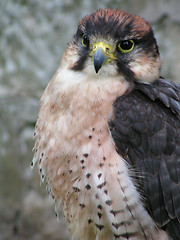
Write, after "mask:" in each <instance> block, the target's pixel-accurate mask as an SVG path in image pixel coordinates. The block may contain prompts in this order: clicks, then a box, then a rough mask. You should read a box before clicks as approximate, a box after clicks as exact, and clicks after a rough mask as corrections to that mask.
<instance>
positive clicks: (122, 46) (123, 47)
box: [118, 40, 134, 53]
mask: <svg viewBox="0 0 180 240" xmlns="http://www.w3.org/2000/svg"><path fill="white" fill-rule="evenodd" d="M133 48H134V41H133V40H125V41H121V42H120V43H118V49H119V50H120V51H121V52H122V53H128V52H130V51H132V50H133Z"/></svg>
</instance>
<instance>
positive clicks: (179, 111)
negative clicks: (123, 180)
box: [109, 78, 180, 240]
mask: <svg viewBox="0 0 180 240" xmlns="http://www.w3.org/2000/svg"><path fill="white" fill-rule="evenodd" d="M109 126H110V130H111V134H112V137H113V139H114V141H115V144H116V148H117V152H118V153H119V154H121V155H122V156H123V157H124V158H125V159H126V161H127V162H128V164H129V165H130V166H131V168H132V169H135V174H136V178H135V181H139V182H138V186H139V187H138V190H139V191H140V193H141V194H142V196H143V197H145V202H146V208H147V210H148V211H149V213H150V215H151V216H152V217H153V218H154V220H155V221H156V223H157V224H158V225H159V226H160V227H162V228H163V229H164V230H167V231H168V232H169V234H170V236H171V237H172V238H173V239H174V240H178V238H179V236H180V235H178V234H179V233H180V85H178V84H176V83H173V82H170V81H168V80H165V79H163V78H159V79H158V80H156V81H155V82H154V83H152V84H144V83H137V84H136V87H135V89H134V91H132V92H131V93H129V94H127V95H124V96H122V97H119V98H118V99H117V100H116V101H115V103H114V116H113V119H111V121H110V122H109ZM172 231H173V232H172ZM177 236H178V237H177Z"/></svg>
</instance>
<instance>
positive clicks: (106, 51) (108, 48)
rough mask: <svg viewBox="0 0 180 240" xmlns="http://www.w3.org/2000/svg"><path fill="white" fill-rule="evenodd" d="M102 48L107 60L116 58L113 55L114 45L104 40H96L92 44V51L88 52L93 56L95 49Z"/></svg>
mask: <svg viewBox="0 0 180 240" xmlns="http://www.w3.org/2000/svg"><path fill="white" fill-rule="evenodd" d="M99 48H100V49H102V51H103V52H104V54H105V55H106V56H107V57H108V60H107V62H110V61H111V60H113V59H116V57H115V56H114V47H113V46H111V45H109V44H107V43H104V42H96V43H94V44H93V46H92V52H91V53H90V56H91V57H93V55H94V53H95V52H96V51H97V49H99Z"/></svg>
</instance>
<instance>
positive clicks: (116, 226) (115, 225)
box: [112, 223, 122, 230]
mask: <svg viewBox="0 0 180 240" xmlns="http://www.w3.org/2000/svg"><path fill="white" fill-rule="evenodd" d="M121 225H122V223H112V226H113V227H115V228H116V229H117V230H118V228H119V227H120V226H121Z"/></svg>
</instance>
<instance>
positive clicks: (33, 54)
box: [0, 0, 180, 240]
mask: <svg viewBox="0 0 180 240" xmlns="http://www.w3.org/2000/svg"><path fill="white" fill-rule="evenodd" d="M106 7H109V8H119V9H122V10H126V11H128V12H131V13H133V14H137V15H140V16H142V17H144V18H145V19H146V20H148V21H149V22H150V24H151V25H152V27H153V29H154V31H155V36H156V38H157V42H158V44H159V48H160V53H161V61H162V64H163V66H162V75H163V76H164V77H167V78H170V79H172V80H174V81H176V82H178V81H179V82H180V14H179V12H180V1H179V0H151V1H148V0H136V1H134V0H119V1H118V0H99V1H97V0H91V1H90V0H74V1H73V0H0V240H16V239H18V240H25V239H26V240H44V239H46V240H47V239H48V240H68V239H70V238H69V235H68V232H67V228H66V227H65V224H64V223H63V221H64V220H63V217H62V216H60V220H59V223H57V221H56V217H55V213H54V206H53V205H52V204H51V202H50V200H49V197H48V194H47V193H46V190H45V186H44V185H43V184H42V186H40V180H39V175H38V173H37V169H36V168H35V169H34V170H33V171H32V170H31V169H30V163H31V159H32V157H33V153H32V148H33V131H34V125H35V122H36V119H37V114H38V108H39V99H40V97H41V95H42V93H43V91H44V88H45V87H46V85H47V83H48V81H49V80H50V79H51V77H52V75H53V73H54V72H55V70H56V69H57V67H58V65H59V62H60V59H61V56H62V54H63V52H64V50H65V48H66V46H67V43H68V42H70V41H71V39H72V36H73V34H74V33H75V31H76V27H77V24H78V22H79V20H80V18H81V17H83V16H85V15H86V14H88V13H91V12H92V11H94V10H96V9H98V8H106Z"/></svg>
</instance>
